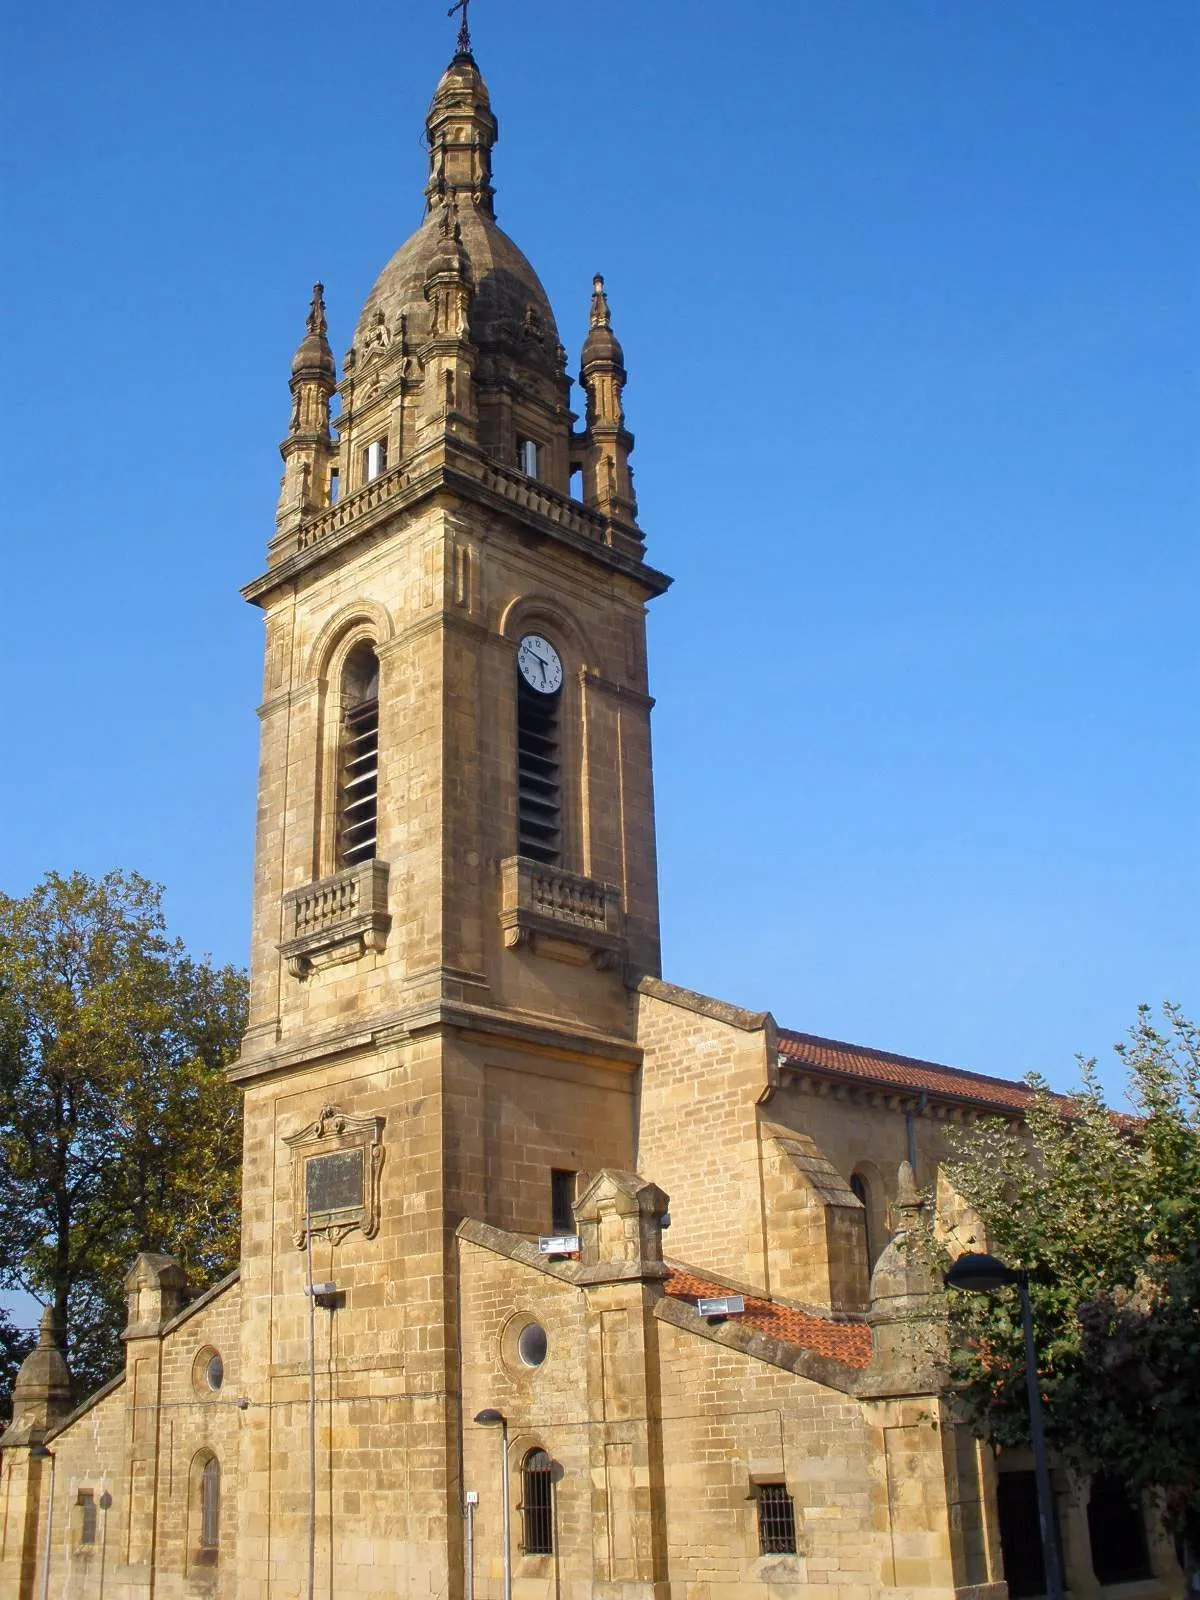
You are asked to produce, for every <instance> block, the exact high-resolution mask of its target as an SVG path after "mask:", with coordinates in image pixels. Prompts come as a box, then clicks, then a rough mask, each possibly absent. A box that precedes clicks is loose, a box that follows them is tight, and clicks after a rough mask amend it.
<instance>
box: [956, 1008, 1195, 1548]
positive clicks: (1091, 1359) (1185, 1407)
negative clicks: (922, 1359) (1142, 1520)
mask: <svg viewBox="0 0 1200 1600" xmlns="http://www.w3.org/2000/svg"><path fill="white" fill-rule="evenodd" d="M1117 1048H1118V1054H1119V1055H1120V1057H1121V1059H1122V1062H1123V1064H1124V1068H1125V1073H1126V1084H1127V1091H1126V1092H1127V1094H1128V1098H1129V1101H1130V1103H1131V1105H1132V1107H1133V1110H1134V1113H1135V1115H1134V1116H1128V1115H1122V1114H1118V1113H1115V1112H1114V1111H1113V1110H1112V1109H1111V1108H1110V1107H1109V1106H1108V1105H1107V1104H1106V1103H1105V1097H1104V1094H1103V1091H1102V1088H1101V1085H1100V1080H1099V1076H1098V1074H1097V1070H1096V1064H1095V1062H1094V1061H1087V1062H1083V1063H1081V1067H1082V1083H1081V1086H1080V1088H1079V1089H1078V1090H1077V1091H1076V1092H1075V1093H1074V1094H1073V1095H1071V1096H1069V1097H1059V1096H1054V1095H1051V1094H1050V1093H1049V1091H1048V1090H1047V1088H1046V1086H1045V1084H1044V1083H1041V1082H1040V1081H1038V1080H1031V1082H1032V1084H1033V1087H1034V1088H1035V1089H1036V1091H1037V1097H1036V1103H1035V1105H1034V1106H1033V1108H1032V1109H1031V1111H1030V1112H1029V1115H1028V1118H1027V1122H1028V1136H1027V1137H1026V1136H1023V1135H1022V1134H1020V1133H1018V1132H1017V1131H1015V1130H1012V1129H1010V1128H1009V1127H1008V1126H1007V1125H1005V1124H1004V1123H1000V1122H994V1123H988V1124H983V1125H981V1126H980V1127H978V1128H975V1129H972V1130H970V1132H969V1133H968V1132H960V1133H959V1134H958V1135H957V1136H956V1137H955V1139H954V1145H953V1151H952V1158H951V1160H950V1162H949V1163H948V1166H947V1175H948V1177H949V1178H950V1181H951V1183H952V1184H953V1185H954V1187H955V1188H956V1189H957V1191H958V1192H959V1194H960V1195H961V1196H962V1197H963V1198H964V1199H965V1200H966V1201H967V1202H968V1203H969V1204H970V1206H971V1207H972V1208H973V1209H974V1211H975V1212H976V1213H977V1215H978V1217H979V1220H980V1222H981V1223H982V1228H983V1237H982V1238H980V1239H978V1240H977V1241H976V1242H975V1244H974V1245H973V1246H972V1248H976V1249H984V1248H986V1249H987V1250H989V1251H991V1252H992V1253H994V1254H996V1255H998V1256H1000V1257H1001V1258H1002V1259H1003V1260H1004V1261H1006V1262H1007V1263H1008V1264H1009V1265H1010V1266H1013V1267H1022V1268H1025V1269H1026V1270H1027V1271H1028V1272H1029V1274H1030V1296H1031V1300H1032V1303H1033V1312H1034V1320H1035V1330H1036V1341H1037V1347H1038V1370H1039V1377H1040V1381H1041V1386H1042V1394H1043V1398H1044V1402H1045V1420H1046V1431H1047V1437H1048V1440H1049V1442H1050V1444H1051V1445H1052V1447H1053V1448H1054V1449H1056V1450H1057V1451H1058V1452H1059V1454H1060V1455H1061V1456H1062V1457H1064V1458H1065V1459H1066V1460H1068V1461H1070V1462H1072V1463H1074V1464H1076V1465H1077V1466H1078V1467H1079V1468H1080V1469H1081V1470H1083V1471H1088V1472H1094V1471H1108V1472H1114V1473H1117V1474H1118V1475H1120V1476H1121V1477H1123V1478H1124V1479H1125V1481H1126V1483H1127V1484H1128V1485H1129V1487H1130V1488H1131V1489H1132V1490H1134V1491H1151V1492H1154V1493H1156V1494H1157V1495H1158V1496H1160V1497H1161V1499H1162V1502H1163V1504H1164V1506H1165V1509H1166V1513H1167V1518H1168V1523H1169V1525H1170V1526H1171V1527H1172V1528H1173V1529H1174V1531H1176V1532H1177V1533H1181V1534H1184V1535H1185V1536H1186V1540H1187V1544H1188V1545H1189V1547H1190V1549H1191V1550H1192V1551H1193V1552H1195V1551H1197V1550H1200V1031H1198V1030H1197V1028H1196V1027H1195V1026H1194V1025H1193V1024H1191V1023H1189V1022H1188V1021H1186V1020H1185V1019H1184V1018H1183V1017H1182V1016H1181V1015H1180V1013H1179V1011H1178V1009H1177V1008H1175V1007H1172V1006H1167V1007H1165V1008H1164V1012H1163V1021H1162V1024H1161V1026H1159V1025H1156V1022H1155V1019H1154V1018H1153V1016H1152V1014H1151V1012H1150V1011H1149V1009H1148V1008H1146V1007H1143V1008H1142V1009H1141V1010H1140V1012H1139V1015H1138V1020H1137V1023H1136V1024H1135V1026H1134V1027H1133V1028H1132V1029H1131V1031H1130V1036H1129V1041H1128V1043H1126V1044H1124V1045H1120V1046H1118V1047H1117ZM947 1307H948V1315H949V1317H950V1322H951V1331H952V1335H953V1337H952V1341H951V1349H952V1352H953V1354H952V1356H951V1381H952V1383H953V1385H954V1387H955V1388H956V1390H957V1392H958V1394H959V1395H960V1397H961V1398H962V1400H963V1402H964V1404H965V1406H966V1407H967V1410H968V1413H969V1415H970V1416H971V1418H972V1419H973V1421H974V1422H975V1424H976V1426H977V1429H978V1431H979V1432H980V1433H981V1434H983V1435H984V1436H985V1437H987V1438H989V1439H990V1440H991V1441H993V1442H994V1443H996V1444H999V1445H1022V1444H1026V1443H1028V1439H1029V1431H1028V1430H1029V1419H1028V1410H1027V1406H1026V1399H1025V1392H1024V1358H1023V1349H1022V1338H1021V1324H1020V1310H1019V1306H1018V1303H1017V1295H1016V1291H1015V1290H1005V1291H1001V1292H999V1293H996V1294H951V1295H949V1296H948V1297H947Z"/></svg>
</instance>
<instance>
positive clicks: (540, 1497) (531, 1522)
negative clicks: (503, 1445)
mask: <svg viewBox="0 0 1200 1600" xmlns="http://www.w3.org/2000/svg"><path fill="white" fill-rule="evenodd" d="M552 1470H553V1467H552V1463H551V1460H550V1457H549V1456H548V1455H547V1454H546V1452H545V1451H544V1450H531V1451H530V1452H529V1454H528V1455H527V1456H526V1457H525V1460H524V1463H523V1464H522V1467H521V1548H522V1550H523V1551H524V1553H525V1554H526V1555H527V1556H552V1555H553V1554H554V1486H553V1482H552V1478H551V1473H552Z"/></svg>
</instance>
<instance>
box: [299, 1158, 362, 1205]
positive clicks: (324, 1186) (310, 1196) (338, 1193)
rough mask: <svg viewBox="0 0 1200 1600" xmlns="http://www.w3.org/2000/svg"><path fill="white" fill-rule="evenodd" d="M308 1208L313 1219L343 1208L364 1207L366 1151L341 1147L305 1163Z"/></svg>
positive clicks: (305, 1194) (309, 1159)
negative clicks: (364, 1152)
mask: <svg viewBox="0 0 1200 1600" xmlns="http://www.w3.org/2000/svg"><path fill="white" fill-rule="evenodd" d="M304 1191H305V1192H304V1202H305V1210H306V1211H307V1213H308V1216H309V1217H310V1219H311V1220H312V1221H313V1222H316V1221H318V1220H323V1219H324V1218H326V1217H329V1216H332V1215H333V1214H334V1213H335V1212H339V1211H354V1210H361V1208H362V1203H363V1153H362V1151H361V1150H337V1151H335V1152H333V1153H332V1154H331V1155H327V1156H309V1157H308V1159H307V1160H306V1161H305V1163H304Z"/></svg>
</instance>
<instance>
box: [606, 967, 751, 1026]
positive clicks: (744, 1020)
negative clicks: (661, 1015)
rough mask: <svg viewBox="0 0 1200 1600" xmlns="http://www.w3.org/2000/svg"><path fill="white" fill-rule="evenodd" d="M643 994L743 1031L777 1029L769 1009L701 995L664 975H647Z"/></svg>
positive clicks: (643, 981) (639, 991) (640, 986)
mask: <svg viewBox="0 0 1200 1600" xmlns="http://www.w3.org/2000/svg"><path fill="white" fill-rule="evenodd" d="M637 992H638V993H639V994H644V995H647V996H648V997H649V998H650V999H651V1000H662V1001H664V1002H665V1003H666V1004H667V1005H672V1006H680V1007H681V1008H682V1009H683V1010H684V1011H694V1012H695V1013H696V1014H697V1016H701V1017H711V1018H712V1020H713V1021H714V1022H723V1023H725V1025H726V1026H727V1027H730V1028H739V1029H740V1030H741V1031H742V1032H743V1033H759V1032H761V1031H763V1030H764V1029H769V1030H770V1031H771V1032H772V1033H773V1032H774V1031H775V1019H774V1017H773V1016H772V1015H771V1013H770V1012H769V1011H745V1010H743V1009H742V1007H741V1006H733V1005H730V1004H729V1003H728V1001H725V1000H714V999H713V998H712V997H711V995H706V994H697V993H696V992H695V990H693V989H681V988H680V987H679V985H678V984H675V983H666V982H665V981H664V980H663V979H662V978H643V979H642V980H641V982H640V983H639V984H638V986H637Z"/></svg>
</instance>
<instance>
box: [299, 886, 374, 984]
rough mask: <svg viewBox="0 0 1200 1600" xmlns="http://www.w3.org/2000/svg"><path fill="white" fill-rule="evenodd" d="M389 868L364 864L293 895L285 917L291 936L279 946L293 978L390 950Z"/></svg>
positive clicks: (303, 887) (301, 889)
mask: <svg viewBox="0 0 1200 1600" xmlns="http://www.w3.org/2000/svg"><path fill="white" fill-rule="evenodd" d="M387 891H388V864H387V862H386V861H378V860H371V861H362V862H359V864H358V865H357V866H354V867H344V868H343V869H342V871H341V872H334V873H332V874H331V875H330V876H329V877H328V878H318V879H317V881H316V882H315V883H306V884H303V885H302V886H301V887H300V888H299V889H289V890H288V891H287V893H286V894H285V895H284V897H283V907H284V917H285V921H286V924H287V925H290V927H291V930H292V936H291V938H290V939H285V940H284V941H283V943H282V944H280V946H279V953H280V954H281V955H282V956H283V958H284V960H285V961H286V962H287V969H288V971H289V972H290V973H291V975H292V977H293V978H307V977H308V976H309V974H310V973H311V972H312V971H313V970H314V969H315V968H316V967H328V966H335V965H339V964H341V963H342V962H346V961H357V960H358V959H359V958H360V957H361V956H364V955H366V953H367V951H368V950H374V951H376V952H378V951H380V950H382V949H383V948H384V946H385V945H386V944H387V936H388V929H389V928H390V927H391V925H392V919H391V917H390V916H389V915H388V909H387Z"/></svg>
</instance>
